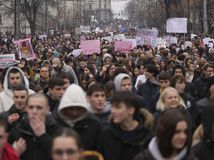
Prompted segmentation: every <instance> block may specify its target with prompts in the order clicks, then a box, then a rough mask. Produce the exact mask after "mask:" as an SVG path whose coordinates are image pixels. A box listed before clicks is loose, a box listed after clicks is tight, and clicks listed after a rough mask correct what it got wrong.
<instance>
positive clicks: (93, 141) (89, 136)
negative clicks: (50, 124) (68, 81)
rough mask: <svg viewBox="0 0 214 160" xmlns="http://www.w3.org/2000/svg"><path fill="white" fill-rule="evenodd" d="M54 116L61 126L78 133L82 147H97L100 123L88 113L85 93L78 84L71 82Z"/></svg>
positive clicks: (89, 148)
mask: <svg viewBox="0 0 214 160" xmlns="http://www.w3.org/2000/svg"><path fill="white" fill-rule="evenodd" d="M54 117H55V119H56V120H57V122H58V123H59V124H60V125H61V126H63V127H68V128H71V129H74V130H75V131H76V132H77V133H78V134H79V135H80V138H81V140H82V144H83V148H84V149H86V150H95V149H96V148H97V143H98V138H99V135H100V133H101V131H102V128H101V124H100V123H99V119H98V118H97V117H96V116H95V115H93V114H91V113H89V105H88V102H87V99H86V95H85V93H84V91H83V90H82V88H81V87H80V86H78V85H76V84H72V85H70V86H69V87H68V88H67V90H66V91H65V93H64V95H63V97H62V100H61V102H60V105H59V109H58V112H57V113H56V114H55V115H54Z"/></svg>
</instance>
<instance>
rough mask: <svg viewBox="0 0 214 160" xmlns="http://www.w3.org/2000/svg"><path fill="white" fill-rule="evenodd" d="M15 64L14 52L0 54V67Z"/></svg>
mask: <svg viewBox="0 0 214 160" xmlns="http://www.w3.org/2000/svg"><path fill="white" fill-rule="evenodd" d="M15 64H16V59H15V54H2V55H0V68H6V67H12V66H14V65H15Z"/></svg>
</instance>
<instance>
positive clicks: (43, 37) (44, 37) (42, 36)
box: [39, 34, 47, 40]
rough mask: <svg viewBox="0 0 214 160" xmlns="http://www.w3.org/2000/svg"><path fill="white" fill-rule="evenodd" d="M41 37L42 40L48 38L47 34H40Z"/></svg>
mask: <svg viewBox="0 0 214 160" xmlns="http://www.w3.org/2000/svg"><path fill="white" fill-rule="evenodd" d="M39 39H40V40H46V39H47V35H45V34H44V35H39Z"/></svg>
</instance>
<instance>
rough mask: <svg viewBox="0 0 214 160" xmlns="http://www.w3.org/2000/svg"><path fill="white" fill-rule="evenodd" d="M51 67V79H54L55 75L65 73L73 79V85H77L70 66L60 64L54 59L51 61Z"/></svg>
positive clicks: (58, 60) (57, 59)
mask: <svg viewBox="0 0 214 160" xmlns="http://www.w3.org/2000/svg"><path fill="white" fill-rule="evenodd" d="M52 67H53V70H52V73H51V76H52V77H55V76H56V74H57V73H60V72H65V73H67V74H70V75H71V76H72V77H73V79H74V83H75V84H78V79H77V76H76V73H75V72H74V70H73V68H72V67H71V66H68V65H66V64H65V63H64V62H61V61H60V59H59V58H54V59H53V60H52Z"/></svg>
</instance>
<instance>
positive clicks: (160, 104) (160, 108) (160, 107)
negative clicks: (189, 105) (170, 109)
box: [156, 87, 186, 111]
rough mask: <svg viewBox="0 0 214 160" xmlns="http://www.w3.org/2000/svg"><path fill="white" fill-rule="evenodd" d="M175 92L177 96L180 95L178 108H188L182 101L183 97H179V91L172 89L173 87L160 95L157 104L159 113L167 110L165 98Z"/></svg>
mask: <svg viewBox="0 0 214 160" xmlns="http://www.w3.org/2000/svg"><path fill="white" fill-rule="evenodd" d="M170 91H171V92H175V93H176V94H177V95H178V99H179V104H178V106H183V107H184V108H186V104H185V103H184V100H183V99H182V97H181V96H180V95H179V93H178V91H177V90H176V89H175V88H172V87H167V88H165V89H164V90H163V92H162V93H161V94H160V97H159V99H158V101H157V104H156V109H157V110H158V111H164V110H166V107H167V106H166V105H165V103H164V98H165V96H166V95H167V94H168V93H169V92H170Z"/></svg>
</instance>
